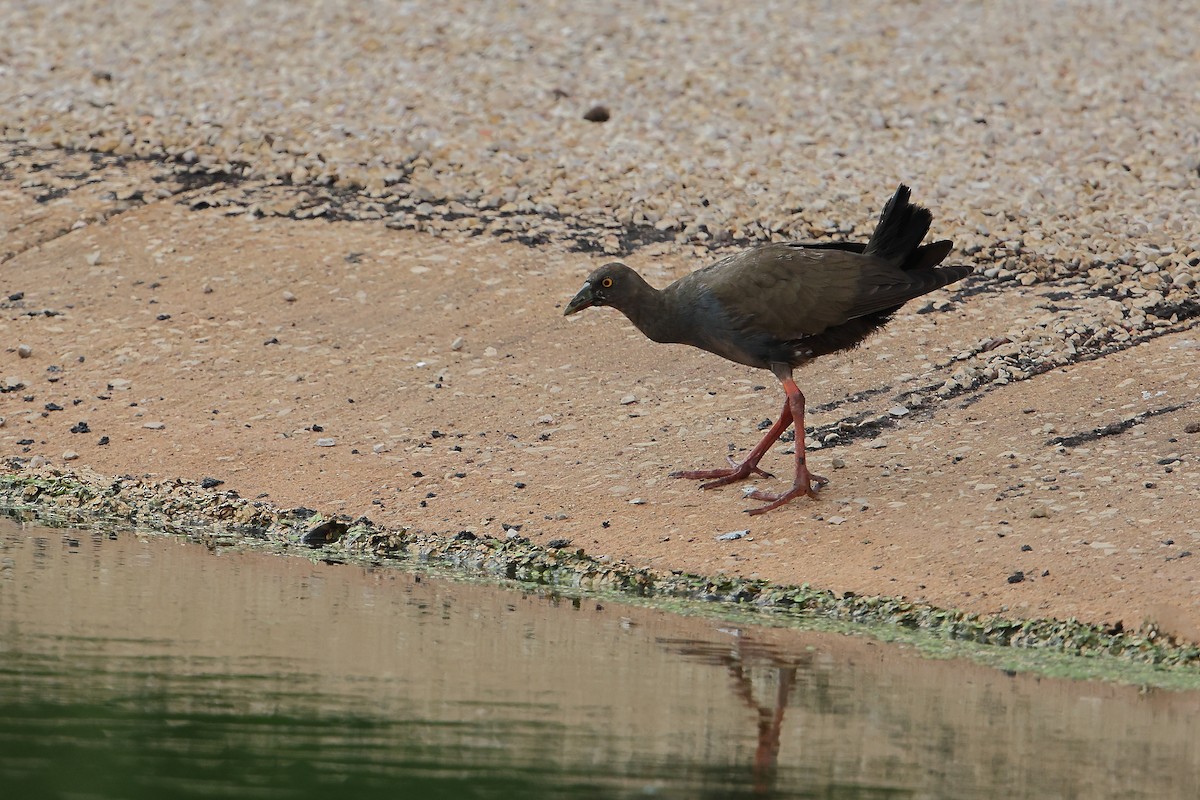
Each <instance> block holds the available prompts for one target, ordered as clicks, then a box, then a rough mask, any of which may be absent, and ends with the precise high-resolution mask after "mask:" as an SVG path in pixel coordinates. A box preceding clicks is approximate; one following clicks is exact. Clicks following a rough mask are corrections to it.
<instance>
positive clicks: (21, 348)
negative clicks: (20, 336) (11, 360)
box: [17, 344, 33, 358]
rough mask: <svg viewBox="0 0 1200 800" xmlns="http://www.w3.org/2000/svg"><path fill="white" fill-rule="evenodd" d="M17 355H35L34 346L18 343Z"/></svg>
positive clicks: (24, 356) (27, 356) (22, 356)
mask: <svg viewBox="0 0 1200 800" xmlns="http://www.w3.org/2000/svg"><path fill="white" fill-rule="evenodd" d="M17 355H18V356H19V357H21V358H29V357H30V356H31V355H33V348H32V347H30V346H29V345H27V344H19V345H17Z"/></svg>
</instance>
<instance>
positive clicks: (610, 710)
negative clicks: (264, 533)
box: [0, 520, 1200, 798]
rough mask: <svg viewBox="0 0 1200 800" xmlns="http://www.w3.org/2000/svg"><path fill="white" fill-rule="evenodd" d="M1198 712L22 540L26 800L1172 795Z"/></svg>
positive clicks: (19, 623) (159, 551)
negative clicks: (48, 799) (78, 799)
mask: <svg viewBox="0 0 1200 800" xmlns="http://www.w3.org/2000/svg"><path fill="white" fill-rule="evenodd" d="M1198 712H1200V697H1198V696H1197V695H1196V694H1195V693H1183V692H1165V691H1149V692H1141V691H1138V690H1137V689H1134V688H1129V687H1122V686H1117V685H1111V684H1102V683H1088V682H1070V681H1064V680H1054V679H1043V678H1039V677H1037V676H1034V675H1025V674H1019V675H1009V674H1006V673H1004V672H1001V671H998V670H994V669H991V668H988V667H983V666H979V665H976V664H973V663H969V662H963V661H936V660H926V659H922V658H920V657H918V656H917V655H916V654H915V653H914V652H913V651H912V650H910V649H905V648H903V647H899V646H895V645H885V644H881V643H879V642H876V641H874V640H871V639H869V638H867V637H859V636H845V635H838V634H827V633H812V632H802V631H793V630H783V629H771V628H756V627H744V626H743V627H733V626H729V625H726V624H722V623H720V622H715V621H713V620H711V619H704V618H700V617H686V616H678V615H674V614H668V613H664V612H659V611H654V610H648V609H644V608H637V607H632V606H626V605H623V604H619V603H611V602H608V601H604V602H599V603H598V602H596V601H595V600H590V601H589V600H584V601H572V600H570V599H563V598H556V597H554V596H549V595H544V594H536V593H527V592H526V593H523V592H519V591H514V590H509V589H499V588H495V587H488V586H478V585H472V584H464V583H458V582H451V581H446V580H440V579H434V578H430V577H429V576H421V575H418V574H415V573H410V572H404V571H402V570H399V569H396V568H393V567H378V568H369V567H362V566H357V565H337V564H325V563H320V562H315V563H314V562H313V561H311V560H309V559H307V558H303V557H296V556H283V555H279V554H273V553H260V552H248V551H235V550H229V549H218V550H215V551H210V550H209V549H208V548H207V547H205V546H203V545H201V544H197V543H193V542H189V541H186V540H184V539H182V538H175V537H165V536H147V535H138V534H134V533H119V534H113V533H102V532H93V531H83V530H59V529H47V528H38V527H28V526H26V527H22V526H18V525H17V524H15V523H12V522H9V521H7V520H0V786H2V787H4V790H3V792H2V795H3V797H5V798H9V797H12V798H164V797H239V798H240V797H248V798H257V797H261V798H306V797H322V798H325V797H329V796H336V797H346V798H352V797H388V798H442V797H444V798H471V797H481V798H507V797H513V798H543V797H545V798H549V797H563V798H592V797H595V798H601V797H646V796H650V797H680V798H705V797H714V798H715V797H779V798H783V797H805V798H807V797H821V798H876V797H888V798H894V797H902V798H909V797H911V798H939V797H954V798H995V797H1005V798H1014V797H1028V798H1102V797H1122V798H1172V797H1181V798H1183V797H1187V798H1193V797H1195V796H1196V791H1197V790H1196V787H1197V786H1200V736H1198V735H1197V734H1198V733H1200V723H1198V722H1197V720H1198V719H1200V716H1198Z"/></svg>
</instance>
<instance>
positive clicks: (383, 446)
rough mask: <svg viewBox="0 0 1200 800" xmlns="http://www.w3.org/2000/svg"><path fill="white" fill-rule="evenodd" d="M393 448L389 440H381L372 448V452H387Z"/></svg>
mask: <svg viewBox="0 0 1200 800" xmlns="http://www.w3.org/2000/svg"><path fill="white" fill-rule="evenodd" d="M391 449H392V446H391V445H390V444H388V443H387V442H380V443H379V444H377V445H375V446H373V447H372V448H371V452H372V453H376V454H378V453H387V452H389V451H390V450H391Z"/></svg>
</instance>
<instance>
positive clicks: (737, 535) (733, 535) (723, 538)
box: [717, 530, 750, 542]
mask: <svg viewBox="0 0 1200 800" xmlns="http://www.w3.org/2000/svg"><path fill="white" fill-rule="evenodd" d="M749 533H750V531H748V530H744V531H730V532H729V533H722V534H721V535H720V536H718V537H717V541H718V542H732V541H734V540H735V539H741V538H742V537H743V536H746V535H748V534H749Z"/></svg>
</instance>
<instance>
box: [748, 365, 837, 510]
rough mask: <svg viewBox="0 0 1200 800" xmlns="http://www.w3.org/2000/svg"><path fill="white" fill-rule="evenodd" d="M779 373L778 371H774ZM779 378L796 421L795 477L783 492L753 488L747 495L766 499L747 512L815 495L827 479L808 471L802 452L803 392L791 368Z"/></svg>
mask: <svg viewBox="0 0 1200 800" xmlns="http://www.w3.org/2000/svg"><path fill="white" fill-rule="evenodd" d="M776 374H777V375H779V373H778V372H777V373H776ZM780 380H781V381H783V391H784V392H786V393H787V402H788V407H789V408H791V416H792V418H793V419H794V420H795V422H796V477H795V479H794V480H793V481H792V488H791V489H788V490H787V491H786V492H784V493H783V494H771V493H770V492H763V491H760V490H757V489H756V490H755V491H753V492H750V493H749V495H747V496H748V497H753V498H754V499H755V500H764V501H766V503H767V504H766V505H765V506H759V507H758V508H748V509H746V513H748V514H765V513H766V512H768V511H770V510H771V509H773V508H779V507H780V506H781V505H783V504H784V503H787V502H789V501H791V500H793V499H795V498H797V497H800V496H801V495H808V496H809V497H816V496H817V490H818V489H820V488H821V487H822V486H824V485H825V484H827V483H829V480H828V479H826V478H823V477H821V476H820V475H814V474H812V473H811V472H809V471H808V464H807V463H806V461H805V452H804V394H803V393H801V391H800V387H798V386H796V382H795V381H794V380H792V375H791V369H787V370H786V371H785V373H784V374H782V375H780Z"/></svg>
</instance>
